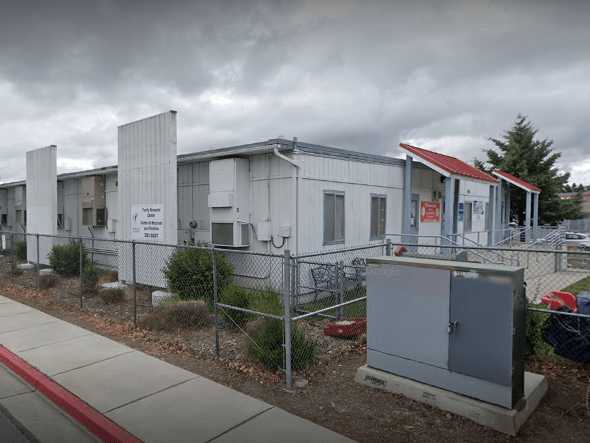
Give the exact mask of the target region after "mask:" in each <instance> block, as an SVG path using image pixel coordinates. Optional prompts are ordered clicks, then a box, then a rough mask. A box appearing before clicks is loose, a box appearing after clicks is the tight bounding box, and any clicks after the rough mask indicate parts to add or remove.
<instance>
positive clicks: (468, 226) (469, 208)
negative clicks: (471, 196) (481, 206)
mask: <svg viewBox="0 0 590 443" xmlns="http://www.w3.org/2000/svg"><path fill="white" fill-rule="evenodd" d="M464 211H465V214H464V215H463V232H471V230H472V226H473V222H472V220H473V203H471V202H465V207H464Z"/></svg>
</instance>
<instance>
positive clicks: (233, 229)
mask: <svg viewBox="0 0 590 443" xmlns="http://www.w3.org/2000/svg"><path fill="white" fill-rule="evenodd" d="M211 243H213V244H214V245H215V246H225V247H232V248H245V247H248V246H250V224H248V223H240V222H234V223H211Z"/></svg>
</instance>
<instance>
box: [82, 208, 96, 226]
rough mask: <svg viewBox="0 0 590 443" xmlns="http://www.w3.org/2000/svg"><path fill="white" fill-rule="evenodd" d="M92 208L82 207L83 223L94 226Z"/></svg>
mask: <svg viewBox="0 0 590 443" xmlns="http://www.w3.org/2000/svg"><path fill="white" fill-rule="evenodd" d="M92 215H93V214H92V208H82V224H83V225H84V226H92V225H93V224H94V223H93V220H92Z"/></svg>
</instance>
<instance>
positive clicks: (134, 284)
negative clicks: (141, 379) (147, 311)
mask: <svg viewBox="0 0 590 443" xmlns="http://www.w3.org/2000/svg"><path fill="white" fill-rule="evenodd" d="M131 266H132V267H133V269H132V271H131V273H132V276H133V277H132V278H133V327H135V328H136V327H137V275H136V270H135V268H136V266H135V240H133V241H132V242H131Z"/></svg>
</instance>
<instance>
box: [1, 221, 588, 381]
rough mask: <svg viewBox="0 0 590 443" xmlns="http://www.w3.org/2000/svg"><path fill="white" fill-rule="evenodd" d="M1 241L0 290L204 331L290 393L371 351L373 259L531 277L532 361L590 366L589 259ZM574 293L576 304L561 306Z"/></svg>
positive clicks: (397, 247)
mask: <svg viewBox="0 0 590 443" xmlns="http://www.w3.org/2000/svg"><path fill="white" fill-rule="evenodd" d="M0 236H1V251H0V253H1V255H0V276H1V277H2V280H1V281H2V283H1V284H0V286H3V287H7V286H12V287H13V288H15V287H17V288H24V289H26V290H37V291H39V293H41V294H42V295H44V296H45V297H49V298H52V300H54V301H55V302H57V303H59V304H62V305H66V306H69V307H70V308H71V309H82V310H84V311H87V312H100V313H102V314H103V315H106V316H108V317H112V318H114V319H118V320H122V321H128V322H130V323H132V324H133V325H135V326H139V327H144V328H151V329H159V328H163V329H165V328H166V327H168V326H170V325H171V327H172V329H171V330H174V328H179V329H180V328H186V327H188V328H191V327H194V328H197V327H198V331H199V332H198V333H197V332H195V333H194V334H193V340H194V341H195V340H196V341H197V342H198V343H196V344H195V343H193V345H194V347H199V349H202V350H203V352H206V353H208V354H210V355H211V356H215V357H218V358H221V359H223V360H225V361H228V362H234V363H236V364H238V363H239V364H242V363H244V362H247V363H248V364H253V365H258V366H259V367H263V368H265V370H267V371H269V372H271V373H274V374H278V375H279V376H281V377H284V379H285V381H286V383H287V384H288V385H290V384H291V383H292V382H293V380H294V379H295V378H296V377H298V376H299V375H300V374H303V375H305V374H306V371H308V370H309V369H310V368H313V367H314V366H315V365H316V364H317V362H318V361H322V360H325V361H329V360H330V359H334V358H335V357H336V356H342V355H345V354H346V352H348V351H349V350H350V349H351V348H352V347H354V346H355V345H356V344H358V343H359V342H360V343H362V342H363V340H364V337H366V335H365V333H366V321H367V318H366V317H367V313H366V298H367V293H366V267H367V259H368V258H370V257H376V256H383V255H393V254H396V255H398V254H402V255H410V256H416V257H426V258H439V259H441V258H442V259H449V260H464V261H473V262H481V263H490V264H496V265H508V266H518V267H523V268H524V271H525V280H526V284H527V288H526V291H527V298H528V301H529V321H528V324H529V326H528V328H529V330H528V339H529V348H530V351H531V353H532V354H534V355H537V356H551V357H553V356H558V357H560V358H566V359H569V360H573V361H575V362H584V363H585V362H588V361H590V315H588V314H590V311H589V310H590V306H588V305H589V304H590V253H588V252H582V251H579V250H576V249H572V248H571V247H569V248H568V247H567V246H560V247H559V248H557V249H543V248H542V246H536V247H534V248H533V247H530V245H528V246H527V247H526V248H525V247H522V245H521V246H519V247H514V248H507V247H504V248H498V247H496V248H484V247H473V246H458V245H449V244H440V242H439V243H433V244H403V243H401V242H400V241H396V242H392V241H390V240H387V241H385V242H383V243H373V244H370V245H366V246H360V247H355V248H345V249H340V250H331V251H327V252H318V253H310V254H300V255H298V256H292V255H290V253H289V251H285V253H284V254H282V255H277V254H267V253H256V252H250V251H242V250H236V249H222V248H212V247H210V246H185V245H166V244H154V243H143V242H125V241H119V240H113V239H102V238H97V237H71V236H59V235H58V236H45V235H37V234H32V233H28V234H23V233H6V232H4V233H0ZM564 292H565V293H571V294H573V295H574V298H573V299H572V300H568V299H567V298H566V299H563V297H567V296H563V295H560V294H562V293H564ZM586 294H587V295H586ZM560 297H561V298H560ZM168 330H170V328H168Z"/></svg>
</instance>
